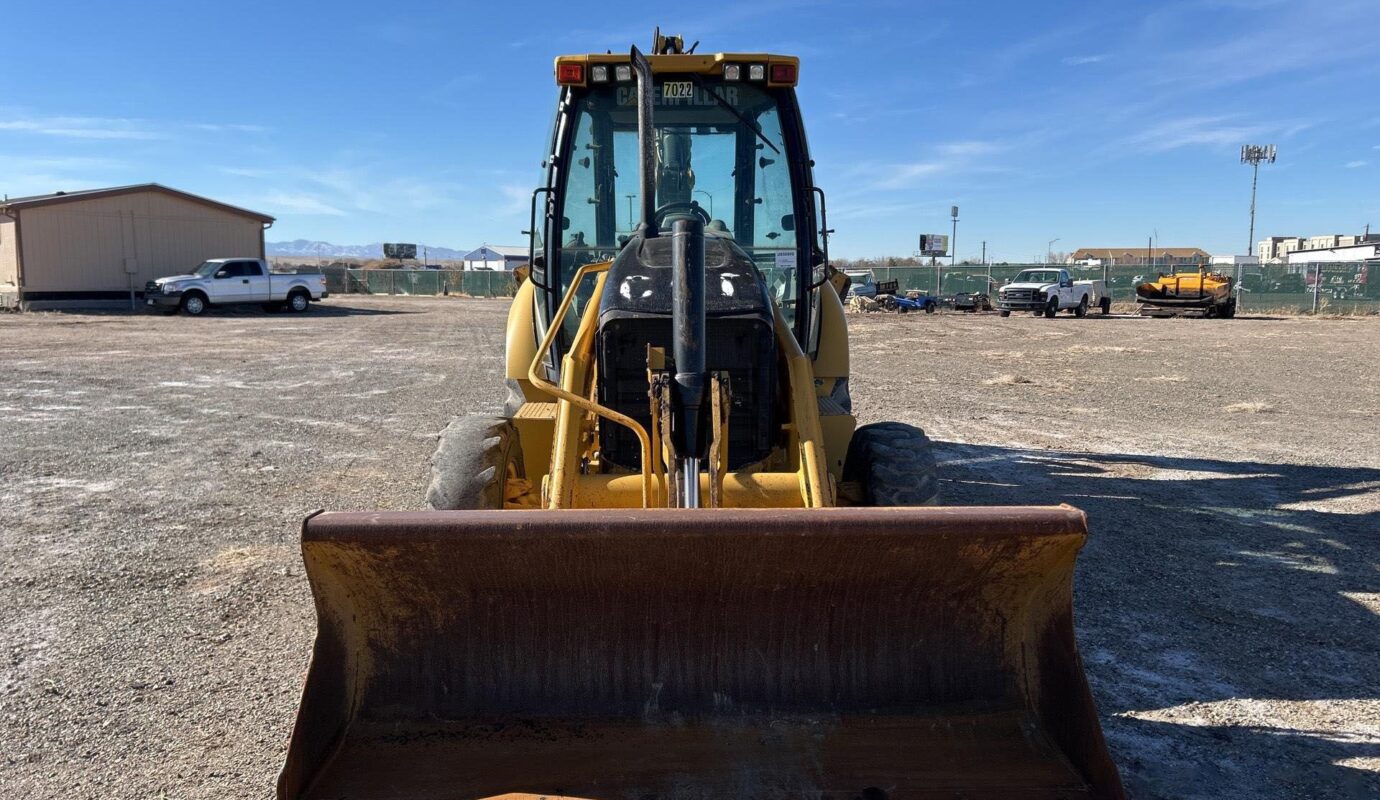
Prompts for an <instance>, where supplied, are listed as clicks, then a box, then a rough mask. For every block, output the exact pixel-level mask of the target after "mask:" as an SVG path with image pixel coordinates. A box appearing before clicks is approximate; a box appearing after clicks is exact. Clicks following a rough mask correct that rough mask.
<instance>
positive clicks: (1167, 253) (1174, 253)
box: [1067, 247, 1212, 267]
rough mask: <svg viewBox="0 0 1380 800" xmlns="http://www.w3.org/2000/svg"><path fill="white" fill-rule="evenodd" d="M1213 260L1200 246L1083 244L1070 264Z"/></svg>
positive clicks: (1193, 263) (1195, 263)
mask: <svg viewBox="0 0 1380 800" xmlns="http://www.w3.org/2000/svg"><path fill="white" fill-rule="evenodd" d="M1211 260H1212V255H1211V254H1209V253H1208V252H1207V251H1206V250H1203V249H1202V248H1200V247H1156V248H1147V247H1081V248H1079V249H1078V250H1077V251H1075V252H1074V253H1073V255H1071V256H1069V257H1068V259H1067V263H1069V264H1095V265H1097V266H1102V265H1106V266H1109V267H1115V266H1124V265H1127V264H1146V265H1149V266H1162V267H1196V266H1198V265H1199V264H1206V263H1208V262H1209V261H1211Z"/></svg>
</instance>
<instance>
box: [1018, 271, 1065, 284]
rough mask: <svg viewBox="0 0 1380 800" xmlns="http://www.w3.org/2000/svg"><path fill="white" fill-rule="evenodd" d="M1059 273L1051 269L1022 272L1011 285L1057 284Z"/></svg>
mask: <svg viewBox="0 0 1380 800" xmlns="http://www.w3.org/2000/svg"><path fill="white" fill-rule="evenodd" d="M1058 282H1059V271H1058V270H1053V269H1027V270H1022V271H1021V272H1020V273H1019V274H1018V275H1016V279H1015V280H1013V281H1012V283H1058Z"/></svg>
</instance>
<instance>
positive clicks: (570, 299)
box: [527, 261, 655, 508]
mask: <svg viewBox="0 0 1380 800" xmlns="http://www.w3.org/2000/svg"><path fill="white" fill-rule="evenodd" d="M611 266H613V262H612V261H602V262H599V263H597V264H586V265H584V266H583V267H580V268H579V269H578V270H576V272H575V276H574V277H573V278H571V280H570V288H569V289H567V290H566V293H565V298H564V299H562V300H561V306H560V308H559V309H557V310H556V316H555V317H553V318H552V320H551V324H550V325H549V326H547V328H546V336H545V337H543V339H542V342H541V346H540V347H538V348H537V353H536V356H535V357H533V359H532V365H531V366H529V367H528V368H527V380H529V381H531V382H532V385H533V386H536V387H537V388H538V389H541V390H542V391H544V392H546V393H547V394H550V395H553V396H555V397H557V398H559V399H561V400H565V401H566V402H568V403H570V404H571V405H573V406H575V407H576V408H579V409H583V410H585V411H588V412H590V413H593V414H597V415H598V416H601V417H603V418H605V419H607V420H610V421H612V422H616V423H618V424H620V425H622V426H623V427H625V428H628V429H630V430H632V432H633V433H635V434H637V441H638V444H640V445H641V446H642V506H643V508H651V507H652V500H653V498H654V495H655V490H654V488H653V482H652V471H651V470H652V439H651V436H649V435H648V434H647V429H646V428H644V427H642V424H641V423H639V422H638V421H637V420H635V419H633V418H632V417H629V416H627V415H626V414H620V413H618V412H617V411H614V410H613V409H611V408H606V407H604V406H601V405H599V404H598V403H596V402H594V401H592V400H589V399H588V398H584V397H581V396H580V395H578V394H575V393H573V392H567V391H566V390H565V389H562V388H561V387H559V386H557V385H556V384H554V383H552V382H550V381H548V380H547V379H546V378H544V377H542V375H541V366H542V360H543V356H544V355H545V354H546V353H547V352H548V351H549V350H550V349H551V343H552V341H554V339H555V336H556V333H557V332H558V331H560V329H561V323H562V322H564V321H565V315H566V313H567V312H569V311H570V307H571V305H573V304H574V301H575V295H576V293H577V290H578V289H579V288H580V283H581V282H582V281H583V280H584V279H585V277H586V276H589V275H593V274H595V273H598V272H608V270H609V267H611Z"/></svg>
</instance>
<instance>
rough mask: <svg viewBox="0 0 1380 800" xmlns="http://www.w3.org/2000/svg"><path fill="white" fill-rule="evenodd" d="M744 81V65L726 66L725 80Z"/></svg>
mask: <svg viewBox="0 0 1380 800" xmlns="http://www.w3.org/2000/svg"><path fill="white" fill-rule="evenodd" d="M742 79H743V65H742V64H724V80H726V81H740V80H742Z"/></svg>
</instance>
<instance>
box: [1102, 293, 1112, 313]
mask: <svg viewBox="0 0 1380 800" xmlns="http://www.w3.org/2000/svg"><path fill="white" fill-rule="evenodd" d="M1099 305H1100V306H1101V308H1102V316H1104V317H1106V316H1111V313H1112V298H1110V297H1104V298H1102V302H1101V303H1100V304H1099Z"/></svg>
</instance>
